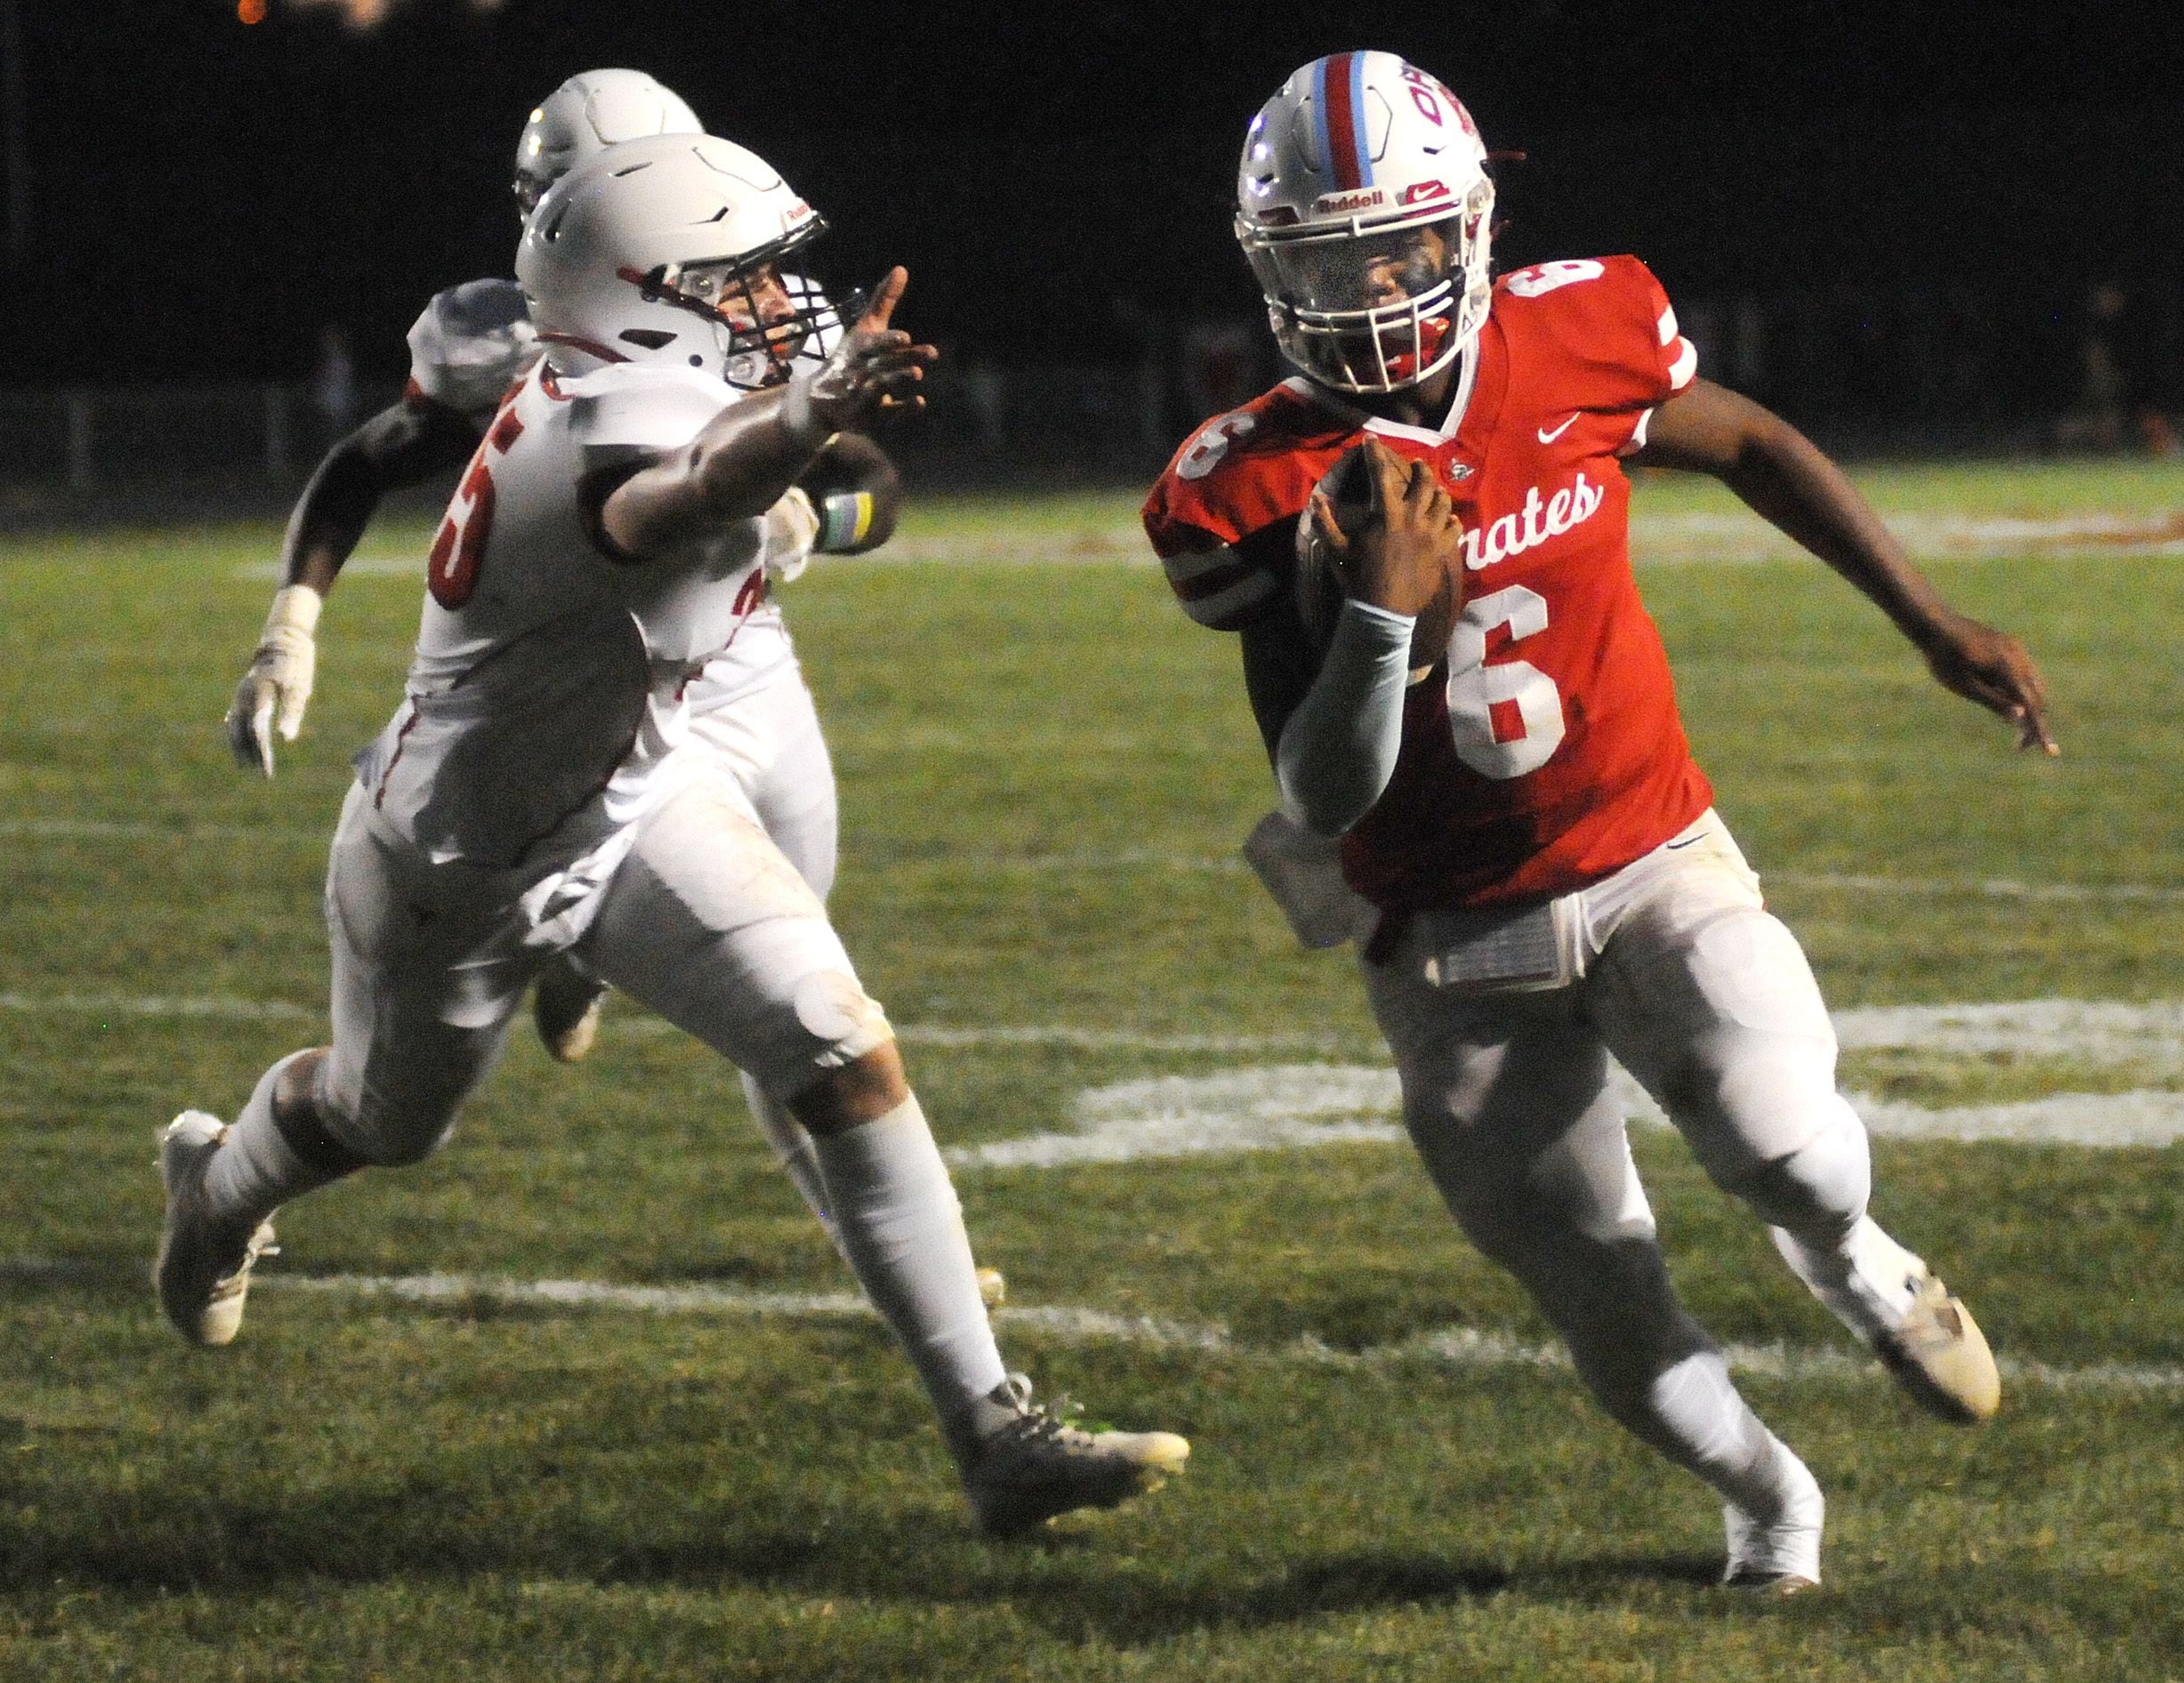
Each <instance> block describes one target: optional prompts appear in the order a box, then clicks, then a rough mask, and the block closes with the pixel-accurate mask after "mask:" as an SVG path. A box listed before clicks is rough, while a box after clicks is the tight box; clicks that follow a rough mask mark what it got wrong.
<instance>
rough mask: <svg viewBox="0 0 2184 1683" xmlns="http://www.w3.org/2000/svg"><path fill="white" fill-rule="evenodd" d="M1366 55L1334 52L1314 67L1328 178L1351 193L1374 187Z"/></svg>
mask: <svg viewBox="0 0 2184 1683" xmlns="http://www.w3.org/2000/svg"><path fill="white" fill-rule="evenodd" d="M1365 115H1366V101H1365V54H1364V53H1362V52H1331V53H1329V54H1328V55H1327V56H1326V58H1324V59H1320V60H1316V61H1315V62H1314V63H1313V65H1312V117H1313V125H1314V128H1315V131H1316V135H1315V138H1316V139H1317V140H1318V144H1319V155H1320V157H1322V158H1324V159H1326V165H1327V176H1328V179H1329V180H1331V181H1334V185H1335V187H1336V188H1337V189H1339V190H1341V191H1343V192H1349V191H1350V190H1351V189H1356V188H1360V187H1370V186H1371V185H1372V184H1373V141H1372V137H1371V136H1370V135H1368V134H1367V133H1366V125H1365Z"/></svg>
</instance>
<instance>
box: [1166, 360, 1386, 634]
mask: <svg viewBox="0 0 2184 1683" xmlns="http://www.w3.org/2000/svg"><path fill="white" fill-rule="evenodd" d="M1355 436H1356V428H1355V427H1354V426H1353V425H1352V424H1351V423H1350V422H1349V421H1348V420H1346V419H1343V418H1342V417H1339V416H1336V415H1332V414H1330V413H1329V412H1326V411H1325V410H1323V409H1321V408H1320V407H1318V405H1316V404H1314V403H1313V402H1312V401H1311V400H1310V399H1309V398H1308V397H1305V396H1302V395H1301V394H1300V393H1299V392H1297V391H1293V390H1292V389H1290V387H1289V386H1287V385H1283V386H1278V387H1277V388H1276V389H1275V390H1274V391H1269V392H1268V393H1266V394H1265V395H1264V396H1262V397H1261V398H1258V399H1254V400H1253V402H1251V403H1248V404H1246V405H1245V407H1243V408H1241V409H1232V410H1230V411H1229V413H1228V414H1226V415H1216V416H1215V417H1214V418H1213V420H1211V421H1208V422H1207V423H1205V425H1203V426H1201V427H1200V428H1199V429H1198V430H1197V431H1196V432H1194V433H1192V434H1191V436H1190V437H1189V439H1186V440H1185V441H1184V443H1183V446H1182V447H1181V449H1179V450H1178V451H1177V452H1176V453H1175V457H1174V460H1173V461H1172V462H1170V463H1169V464H1168V469H1167V471H1166V472H1165V473H1163V474H1162V475H1161V476H1160V478H1159V479H1158V480H1157V481H1156V482H1155V484H1154V486H1153V489H1152V493H1151V495H1148V497H1147V498H1146V500H1145V508H1144V511H1143V516H1144V521H1145V535H1146V536H1147V538H1148V540H1150V542H1151V544H1152V546H1153V551H1154V552H1155V553H1156V554H1157V555H1158V556H1159V557H1160V563H1161V566H1162V568H1163V569H1164V570H1165V572H1166V574H1167V578H1168V584H1169V586H1170V588H1171V589H1173V591H1174V592H1175V596H1176V600H1177V601H1178V602H1179V603H1180V604H1181V607H1182V609H1183V611H1184V612H1185V613H1186V614H1188V615H1189V616H1190V617H1191V618H1192V619H1194V620H1196V621H1197V623H1198V624H1201V625H1206V626H1210V627H1212V628H1213V630H1215V631H1240V630H1241V629H1243V627H1244V626H1245V625H1246V624H1250V623H1251V622H1253V620H1255V619H1259V618H1261V617H1262V616H1265V615H1267V614H1269V613H1271V612H1274V611H1276V610H1277V608H1279V607H1280V606H1281V605H1282V603H1283V602H1284V601H1285V600H1286V596H1285V592H1286V589H1287V584H1288V579H1289V574H1290V569H1291V568H1292V566H1293V555H1294V548H1295V539H1296V521H1297V515H1298V513H1299V512H1300V511H1302V509H1303V507H1304V504H1305V502H1306V500H1307V499H1308V498H1309V497H1310V495H1311V493H1312V487H1313V486H1315V485H1317V484H1318V482H1319V476H1320V475H1321V474H1322V473H1323V472H1325V471H1326V467H1327V464H1328V463H1330V462H1332V461H1333V460H1334V458H1335V457H1336V456H1337V455H1340V454H1341V453H1342V449H1343V447H1345V446H1346V445H1347V444H1348V443H1349V442H1350V439H1352V438H1354V437H1355Z"/></svg>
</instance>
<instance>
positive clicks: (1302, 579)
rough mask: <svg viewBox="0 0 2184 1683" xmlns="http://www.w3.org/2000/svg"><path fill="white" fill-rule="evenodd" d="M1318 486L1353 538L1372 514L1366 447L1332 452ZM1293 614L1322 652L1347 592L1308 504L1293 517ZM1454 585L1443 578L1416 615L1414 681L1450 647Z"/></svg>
mask: <svg viewBox="0 0 2184 1683" xmlns="http://www.w3.org/2000/svg"><path fill="white" fill-rule="evenodd" d="M1318 489H1320V490H1321V491H1324V492H1325V493H1326V497H1327V503H1328V505H1329V506H1330V507H1331V508H1332V509H1333V510H1334V523H1335V525H1336V526H1337V527H1340V528H1341V529H1342V534H1343V535H1345V536H1346V537H1352V538H1354V537H1355V536H1356V535H1358V533H1359V532H1360V531H1362V530H1363V529H1364V528H1365V526H1366V522H1367V521H1368V520H1370V519H1372V518H1373V513H1374V507H1373V479H1372V474H1371V472H1370V471H1368V469H1367V468H1366V458H1365V447H1363V446H1362V445H1352V446H1351V447H1350V448H1349V449H1347V450H1345V451H1343V452H1342V455H1340V456H1338V457H1336V458H1335V462H1334V466H1333V467H1331V468H1329V469H1328V470H1327V471H1326V473H1324V474H1322V475H1321V476H1320V480H1319V485H1318ZM1293 582H1294V585H1295V591H1296V605H1297V617H1298V619H1299V620H1301V621H1302V623H1303V625H1304V631H1305V634H1306V636H1308V637H1309V638H1310V640H1311V643H1312V648H1313V649H1314V651H1315V652H1317V653H1318V654H1321V655H1324V654H1326V651H1327V646H1328V644H1330V643H1331V642H1333V641H1334V621H1335V616H1337V615H1339V614H1340V613H1341V612H1342V603H1343V600H1345V599H1346V598H1347V596H1348V595H1349V590H1348V587H1347V584H1346V582H1345V580H1344V579H1343V576H1342V569H1341V568H1339V567H1338V566H1336V564H1335V560H1334V552H1333V551H1331V550H1330V549H1329V548H1328V546H1327V544H1326V540H1325V539H1324V538H1322V537H1321V536H1320V535H1319V527H1318V524H1317V523H1316V522H1315V521H1314V520H1313V519H1312V516H1311V511H1310V508H1309V507H1308V508H1307V509H1306V511H1305V512H1303V513H1302V514H1301V515H1299V516H1298V517H1297V565H1296V573H1295V577H1294V581H1293ZM1454 629H1455V584H1454V583H1453V582H1452V581H1450V580H1444V581H1443V582H1442V584H1441V588H1440V591H1439V593H1438V594H1437V595H1436V596H1435V597H1434V599H1433V600H1431V601H1430V602H1429V603H1428V604H1427V605H1426V607H1425V608H1424V610H1423V611H1422V612H1421V613H1420V614H1419V616H1418V624H1417V626H1416V628H1415V629H1414V631H1413V632H1411V673H1412V680H1413V681H1416V680H1418V679H1420V678H1422V677H1423V676H1424V675H1425V673H1426V672H1428V671H1429V670H1430V668H1432V667H1433V666H1434V665H1435V664H1438V663H1439V661H1440V659H1441V657H1442V656H1444V655H1446V654H1447V652H1448V637H1449V633H1450V632H1452V631H1453V630H1454Z"/></svg>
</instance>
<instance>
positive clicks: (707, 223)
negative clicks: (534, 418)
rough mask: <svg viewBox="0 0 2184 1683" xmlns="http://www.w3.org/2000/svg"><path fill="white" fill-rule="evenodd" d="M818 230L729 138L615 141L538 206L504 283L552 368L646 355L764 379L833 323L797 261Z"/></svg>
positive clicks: (740, 379)
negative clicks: (518, 295) (523, 303)
mask: <svg viewBox="0 0 2184 1683" xmlns="http://www.w3.org/2000/svg"><path fill="white" fill-rule="evenodd" d="M825 229H826V222H825V221H823V220H822V219H821V218H820V216H819V214H818V212H817V211H815V210H813V209H812V208H811V206H810V205H807V204H806V203H805V202H804V201H803V200H802V198H800V197H797V195H796V194H795V192H794V190H793V189H791V188H790V187H789V185H788V183H787V182H786V181H783V180H782V179H781V177H780V175H779V174H778V173H777V172H776V171H775V169H774V167H773V166H772V165H770V164H769V163H767V162H766V160H765V159H763V158H762V157H759V156H758V155H757V154H755V153H754V152H750V151H747V150H745V149H744V148H742V147H740V146H737V144H736V143H735V142H734V141H723V140H721V139H719V138H718V137H716V136H713V135H710V134H670V135H658V136H656V137H654V138H653V139H650V140H643V141H625V142H623V143H622V144H621V145H619V146H613V147H609V148H608V149H605V150H604V151H601V152H600V153H599V154H597V155H596V156H595V157H592V158H591V159H590V160H589V161H587V162H586V163H584V164H582V165H578V166H577V167H576V169H574V170H572V171H570V172H569V173H568V174H567V175H564V176H563V177H562V178H561V179H560V181H556V182H555V183H554V184H553V186H552V188H551V189H548V190H547V193H546V196H545V197H544V198H542V199H541V200H539V202H538V208H537V209H536V210H535V211H534V212H532V213H531V217H530V220H529V221H528V222H526V223H525V224H524V229H523V243H522V244H521V245H520V246H518V247H517V248H516V281H517V284H518V285H520V286H521V287H522V288H523V295H524V297H525V299H526V300H527V301H528V303H529V305H530V311H531V320H532V322H533V323H534V324H535V325H536V327H537V329H538V337H539V340H540V342H542V343H544V345H545V346H546V355H547V358H548V359H549V360H550V361H551V362H552V364H553V366H555V367H556V368H557V369H559V370H560V372H562V373H563V374H581V373H586V372H589V371H590V370H591V369H592V368H594V367H597V366H600V365H601V364H603V363H609V362H633V361H655V362H670V363H675V364H678V365H680V366H685V367H692V368H698V369H702V370H704V371H705V372H707V373H710V374H715V375H717V376H718V377H720V378H721V379H723V380H726V381H727V382H729V383H730V384H731V385H740V386H763V385H772V384H775V383H778V382H779V381H781V380H784V379H786V378H787V376H788V373H789V366H788V365H789V363H790V361H791V360H792V359H793V358H794V357H796V356H797V355H798V354H799V353H800V352H802V351H803V350H806V349H807V348H808V347H809V346H810V345H811V344H813V343H815V342H822V341H824V340H826V337H827V336H828V335H829V334H833V333H834V332H835V331H836V330H837V329H838V328H839V326H840V325H841V321H842V315H841V314H840V313H839V312H838V311H837V310H836V309H835V307H834V305H833V304H831V303H829V302H827V300H826V295H825V294H823V293H822V292H820V291H819V289H818V287H817V286H815V285H813V284H812V283H811V282H810V279H809V278H807V277H805V276H804V275H803V274H802V272H801V270H802V265H801V262H800V261H797V260H799V259H800V257H801V254H802V252H803V250H804V249H805V247H807V246H810V243H811V242H812V241H813V240H814V239H816V238H818V236H819V235H820V234H821V233H822V232H823V231H825ZM851 307H852V308H853V307H854V306H853V304H852V306H851Z"/></svg>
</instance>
